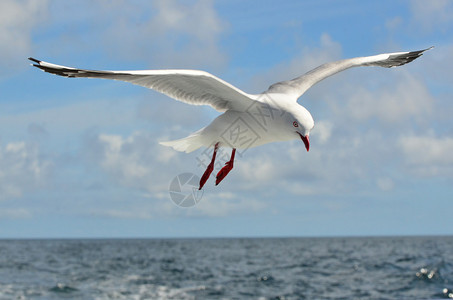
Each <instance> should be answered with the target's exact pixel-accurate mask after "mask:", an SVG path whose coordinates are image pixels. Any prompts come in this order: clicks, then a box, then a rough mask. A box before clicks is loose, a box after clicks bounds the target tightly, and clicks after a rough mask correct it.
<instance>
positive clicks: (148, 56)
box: [101, 0, 228, 68]
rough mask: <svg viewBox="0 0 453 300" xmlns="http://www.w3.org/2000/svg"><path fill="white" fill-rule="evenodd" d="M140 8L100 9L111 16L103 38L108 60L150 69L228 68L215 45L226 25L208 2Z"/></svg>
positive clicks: (162, 0)
mask: <svg viewBox="0 0 453 300" xmlns="http://www.w3.org/2000/svg"><path fill="white" fill-rule="evenodd" d="M144 3H145V4H137V3H136V4H131V3H129V2H126V3H124V5H126V6H127V7H128V8H127V9H126V10H123V7H124V5H119V6H112V5H111V3H110V2H105V4H104V5H103V6H102V7H101V8H102V9H104V10H105V9H107V10H109V11H110V12H111V13H112V14H114V15H115V18H113V19H110V18H109V19H108V21H107V22H108V23H111V26H109V27H108V28H107V30H106V32H105V34H103V41H104V42H105V43H106V47H107V49H108V51H109V53H110V54H111V55H113V56H114V57H117V56H118V55H119V56H121V57H122V58H125V59H129V60H130V59H133V60H139V61H148V62H150V63H151V64H152V66H153V67H154V68H157V67H167V68H169V67H176V68H190V67H204V68H206V67H219V66H222V65H223V64H224V63H225V62H226V54H225V53H224V52H223V51H222V49H221V47H220V46H219V39H220V36H221V35H222V34H223V33H225V31H226V29H227V27H228V25H227V24H226V23H225V22H224V21H222V19H221V18H220V17H219V15H218V14H217V12H216V11H215V9H214V5H213V2H212V1H210V0H199V1H192V2H190V3H187V2H182V1H175V0H158V1H154V2H153V5H152V6H150V5H149V3H148V2H146V1H145V2H144ZM144 11H146V12H147V16H146V17H144V16H145V15H144V13H143V12H144ZM150 12H152V13H150Z"/></svg>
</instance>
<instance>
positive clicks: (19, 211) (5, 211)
mask: <svg viewBox="0 0 453 300" xmlns="http://www.w3.org/2000/svg"><path fill="white" fill-rule="evenodd" d="M31 216H32V213H31V212H30V211H29V210H27V209H25V208H2V209H1V210H0V219H25V218H30V217H31Z"/></svg>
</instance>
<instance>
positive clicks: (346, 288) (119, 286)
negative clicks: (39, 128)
mask: <svg viewBox="0 0 453 300" xmlns="http://www.w3.org/2000/svg"><path fill="white" fill-rule="evenodd" d="M448 298H453V237H451V236H448V237H349V238H339V237H336V238H206V239H63V240H57V239H50V240H45V239H40V240H0V299H448Z"/></svg>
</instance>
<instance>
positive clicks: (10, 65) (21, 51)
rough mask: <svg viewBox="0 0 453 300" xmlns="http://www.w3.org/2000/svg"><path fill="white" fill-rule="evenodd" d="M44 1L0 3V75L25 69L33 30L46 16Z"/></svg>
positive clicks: (16, 0) (8, 0) (46, 3)
mask: <svg viewBox="0 0 453 300" xmlns="http://www.w3.org/2000/svg"><path fill="white" fill-rule="evenodd" d="M47 5H48V1H46V0H42V1H41V0H20V1H18V0H3V1H0V55H1V57H2V59H1V63H0V67H1V68H0V69H1V71H0V75H3V74H4V73H7V72H10V71H11V70H13V69H18V65H20V66H23V67H24V68H25V67H26V64H24V63H23V62H24V59H25V58H27V56H29V55H30V54H31V49H32V38H31V33H32V31H33V28H34V27H35V26H36V25H37V24H39V22H41V21H42V20H44V19H45V17H46V16H47Z"/></svg>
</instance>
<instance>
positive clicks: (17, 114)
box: [0, 0, 453, 238]
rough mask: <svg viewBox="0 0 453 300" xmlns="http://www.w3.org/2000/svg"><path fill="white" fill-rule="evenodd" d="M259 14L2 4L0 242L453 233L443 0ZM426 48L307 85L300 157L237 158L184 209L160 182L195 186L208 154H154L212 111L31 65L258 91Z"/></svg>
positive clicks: (281, 149) (316, 5) (282, 146)
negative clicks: (328, 66)
mask: <svg viewBox="0 0 453 300" xmlns="http://www.w3.org/2000/svg"><path fill="white" fill-rule="evenodd" d="M259 3H260V4H259V5H257V2H255V1H231V0H228V1H226V0H219V1H208V0H206V1H203V0H200V1H174V0H171V1H170V0H160V1H159V0H157V1H145V0H143V1H139V0H137V1H121V0H118V1H101V0H99V1H80V0H77V1H76V0H66V1H52V0H48V1H46V0H36V1H35V0H23V1H19V0H3V1H1V2H0V55H1V60H0V238H15V237H19V238H22V237H33V238H35V237H224V236H339V235H341V236H350V235H426V234H453V218H452V216H453V117H452V116H453V101H452V97H451V95H453V76H452V71H451V70H452V69H453V39H452V38H451V37H452V36H453V2H452V1H448V0H445V1H441V0H433V1H429V2H427V1H394V0H392V1H359V0H345V1H324V0H320V1H261V2H259ZM430 46H435V48H434V49H433V50H430V51H428V52H426V53H425V55H423V57H421V58H420V59H417V60H416V61H414V62H413V63H411V64H409V65H406V66H403V67H400V68H393V69H384V68H358V69H351V70H348V71H345V72H343V73H341V74H338V75H335V76H334V77H331V78H329V79H327V80H325V81H323V82H321V83H319V84H318V85H316V86H315V87H313V88H312V89H310V90H309V91H308V92H307V93H306V94H305V95H304V96H303V97H302V98H301V99H300V100H299V102H300V103H301V104H303V105H304V106H305V107H307V109H309V110H310V111H311V112H312V115H313V117H314V119H315V122H316V127H315V129H314V130H313V131H312V134H311V136H310V138H311V148H310V152H308V153H307V152H306V151H305V148H304V145H303V143H302V142H301V141H293V142H285V143H274V144H268V145H265V146H262V147H259V148H253V149H249V150H247V151H246V152H244V153H243V155H242V156H238V157H236V162H235V168H234V169H233V171H232V172H231V173H230V174H229V175H228V177H227V178H226V179H225V180H224V181H223V182H222V183H221V184H220V185H219V186H218V187H215V186H214V180H213V178H211V179H210V180H209V181H208V182H207V183H206V185H205V188H204V192H203V194H202V197H201V201H200V202H199V203H198V204H197V205H196V206H195V207H191V208H180V207H178V206H176V205H175V204H174V203H173V202H172V201H171V199H170V195H169V185H170V183H171V181H172V180H173V178H175V176H177V175H179V174H182V173H193V174H196V175H197V176H201V175H202V174H203V172H204V168H203V167H202V166H201V164H200V160H203V159H207V158H206V152H204V150H203V149H201V150H198V151H195V152H193V153H190V154H186V153H180V152H176V151H174V150H172V149H171V148H167V147H164V146H161V145H159V144H158V142H159V141H165V140H170V139H177V138H181V137H184V136H186V135H188V134H189V133H191V132H194V131H196V130H198V129H199V128H201V127H204V126H205V125H207V124H208V123H209V122H210V121H211V120H212V119H214V118H215V117H216V116H217V115H218V112H216V111H215V110H213V109H212V108H210V107H208V106H206V107H201V106H198V107H192V106H190V105H187V104H184V103H180V102H177V101H175V100H172V99H170V98H167V97H166V96H163V95H161V94H158V93H156V92H154V91H151V90H147V89H144V88H141V87H137V86H133V85H129V84H127V83H122V82H115V81H107V80H96V79H67V78H61V77H57V76H53V75H50V74H46V73H43V72H40V71H39V70H37V69H35V68H32V67H30V66H29V62H28V61H27V57H29V56H32V57H36V58H39V59H42V60H46V61H50V62H53V63H57V64H65V65H69V66H75V67H82V68H91V69H110V70H115V69H118V70H131V69H160V68H184V69H202V70H205V71H208V72H210V73H213V74H215V75H216V76H218V77H220V78H222V79H224V80H226V81H228V82H230V83H232V84H233V85H235V86H237V87H238V88H241V89H243V90H244V91H246V92H249V93H259V92H262V91H264V90H265V89H267V87H268V86H269V85H270V84H272V83H274V82H276V81H281V80H287V79H291V78H293V77H295V76H298V75H301V74H303V73H304V72H306V71H308V70H310V69H311V68H313V67H316V66H317V65H319V64H321V63H324V62H327V61H332V60H337V59H342V58H349V57H355V56H366V55H374V54H378V53H382V52H395V51H407V50H419V49H424V48H428V47H430Z"/></svg>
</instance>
